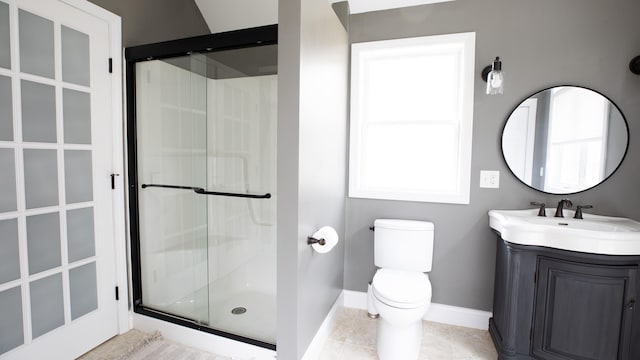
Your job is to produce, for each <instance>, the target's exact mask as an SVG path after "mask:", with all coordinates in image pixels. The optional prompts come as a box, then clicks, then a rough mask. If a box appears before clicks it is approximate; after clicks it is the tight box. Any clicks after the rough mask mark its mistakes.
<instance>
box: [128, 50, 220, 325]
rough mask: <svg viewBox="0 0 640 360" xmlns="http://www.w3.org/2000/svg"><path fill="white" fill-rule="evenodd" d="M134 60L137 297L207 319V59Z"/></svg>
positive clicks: (150, 305) (201, 320)
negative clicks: (139, 289)
mask: <svg viewBox="0 0 640 360" xmlns="http://www.w3.org/2000/svg"><path fill="white" fill-rule="evenodd" d="M136 66H137V68H136V86H137V88H136V103H137V113H136V122H137V129H138V131H137V146H138V151H137V160H138V164H137V165H138V188H139V189H138V199H139V231H140V238H141V239H143V241H140V249H139V251H140V272H141V274H140V275H141V278H142V281H141V285H142V294H143V299H142V301H143V304H144V305H145V306H146V307H148V308H150V309H154V310H158V311H162V312H165V313H169V314H172V315H176V316H179V317H182V318H185V319H188V320H191V321H194V322H197V323H202V324H208V321H209V313H208V312H209V306H208V304H209V299H208V297H209V292H208V265H207V247H208V245H207V199H206V197H205V196H202V195H201V194H198V193H196V192H195V191H193V189H194V188H206V185H207V184H206V182H207V174H206V169H207V166H206V151H207V141H206V133H207V131H206V126H207V125H206V97H207V88H206V78H205V76H204V74H203V69H205V59H204V57H203V56H202V55H193V56H184V57H178V58H172V59H171V60H170V61H163V60H153V61H145V62H141V63H138V64H136Z"/></svg>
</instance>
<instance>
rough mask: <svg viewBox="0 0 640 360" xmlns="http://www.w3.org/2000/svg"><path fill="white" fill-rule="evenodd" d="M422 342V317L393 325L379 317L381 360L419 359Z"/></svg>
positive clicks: (379, 356)
mask: <svg viewBox="0 0 640 360" xmlns="http://www.w3.org/2000/svg"><path fill="white" fill-rule="evenodd" d="M421 344H422V319H420V320H418V321H416V322H412V323H409V324H402V325H393V324H391V323H389V322H388V321H385V320H384V319H383V318H382V317H380V318H379V319H378V339H377V349H378V358H379V359H380V360H398V359H402V360H417V359H418V357H419V356H420V345H421Z"/></svg>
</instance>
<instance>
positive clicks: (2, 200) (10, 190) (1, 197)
mask: <svg viewBox="0 0 640 360" xmlns="http://www.w3.org/2000/svg"><path fill="white" fill-rule="evenodd" d="M0 169H2V171H0V189H2V191H0V213H3V212H8V211H15V210H16V206H17V204H16V201H17V200H16V169H15V157H14V150H13V149H0Z"/></svg>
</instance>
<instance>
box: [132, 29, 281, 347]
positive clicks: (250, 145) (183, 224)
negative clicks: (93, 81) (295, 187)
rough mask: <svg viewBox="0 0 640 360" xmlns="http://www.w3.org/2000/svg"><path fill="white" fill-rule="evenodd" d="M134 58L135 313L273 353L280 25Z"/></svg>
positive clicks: (155, 48)
mask: <svg viewBox="0 0 640 360" xmlns="http://www.w3.org/2000/svg"><path fill="white" fill-rule="evenodd" d="M126 60H127V93H128V95H127V109H128V110H127V117H128V129H127V132H128V136H127V138H128V150H129V151H128V162H129V174H128V176H129V203H130V228H131V239H132V242H131V254H132V275H133V300H134V311H135V312H137V313H140V314H143V315H146V316H151V317H155V318H157V319H161V320H164V321H170V322H172V323H176V324H180V325H183V326H187V327H191V328H195V329H199V330H202V331H206V332H210V333H214V334H217V335H221V336H224V337H227V338H231V339H235V340H240V341H243V342H247V343H250V344H254V345H258V346H262V347H265V348H269V349H275V341H276V203H277V199H278V196H277V194H276V192H275V191H276V130H277V128H276V125H277V113H276V111H277V91H276V90H277V27H276V26H267V27H261V28H254V29H247V30H240V31H234V32H229V33H221V34H212V35H206V36H200V37H196V38H189V39H184V40H176V41H170V42H165V43H158V44H150V45H143V46H137V47H133V48H128V49H126Z"/></svg>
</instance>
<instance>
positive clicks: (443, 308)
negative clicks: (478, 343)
mask: <svg viewBox="0 0 640 360" xmlns="http://www.w3.org/2000/svg"><path fill="white" fill-rule="evenodd" d="M343 297H344V307H348V308H355V309H362V310H367V293H366V292H361V291H352V290H344V291H343ZM491 316H492V314H491V312H489V311H482V310H475V309H468V308H463V307H459V306H451V305H445V304H437V303H431V306H430V307H429V311H428V312H427V314H426V315H425V317H424V320H427V321H434V322H439V323H443V324H449V325H456V326H464V327H468V328H474V329H481V330H487V329H488V328H489V318H490V317H491Z"/></svg>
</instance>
